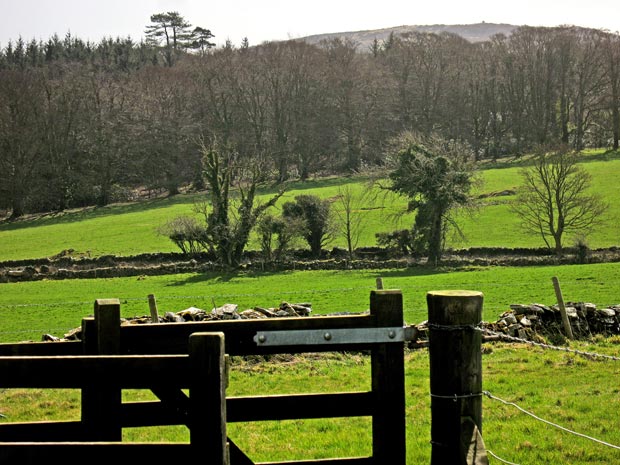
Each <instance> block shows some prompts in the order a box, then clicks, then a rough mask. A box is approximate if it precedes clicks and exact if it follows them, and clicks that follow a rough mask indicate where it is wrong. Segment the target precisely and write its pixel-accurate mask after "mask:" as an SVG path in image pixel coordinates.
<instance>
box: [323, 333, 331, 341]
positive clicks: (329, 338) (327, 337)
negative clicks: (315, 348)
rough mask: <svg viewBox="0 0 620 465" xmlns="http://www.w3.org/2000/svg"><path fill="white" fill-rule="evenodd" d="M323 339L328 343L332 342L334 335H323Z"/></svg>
mask: <svg viewBox="0 0 620 465" xmlns="http://www.w3.org/2000/svg"><path fill="white" fill-rule="evenodd" d="M323 339H325V340H326V341H331V340H332V334H331V333H325V334H323Z"/></svg>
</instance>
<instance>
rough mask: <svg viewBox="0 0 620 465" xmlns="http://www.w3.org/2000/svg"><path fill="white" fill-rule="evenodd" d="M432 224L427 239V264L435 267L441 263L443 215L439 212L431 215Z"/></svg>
mask: <svg viewBox="0 0 620 465" xmlns="http://www.w3.org/2000/svg"><path fill="white" fill-rule="evenodd" d="M432 215H433V216H432V218H433V220H432V222H431V227H430V231H429V238H428V263H429V264H431V265H433V266H435V265H438V264H439V262H440V261H441V249H442V246H441V245H442V244H441V242H442V236H443V214H442V212H441V211H435V212H433V213H432Z"/></svg>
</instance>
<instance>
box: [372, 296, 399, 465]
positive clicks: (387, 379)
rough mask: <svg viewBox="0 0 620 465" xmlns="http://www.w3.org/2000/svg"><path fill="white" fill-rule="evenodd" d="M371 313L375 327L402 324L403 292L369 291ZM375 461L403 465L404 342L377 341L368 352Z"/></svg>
mask: <svg viewBox="0 0 620 465" xmlns="http://www.w3.org/2000/svg"><path fill="white" fill-rule="evenodd" d="M370 314H371V315H372V316H374V317H375V318H376V324H377V327H388V328H389V327H402V326H403V296H402V294H401V292H400V291H396V290H386V291H384V290H377V291H372V292H371V293H370ZM371 376H372V392H373V395H374V396H375V412H374V413H373V416H372V443H373V459H374V463H381V464H383V463H389V464H392V465H405V462H406V436H405V344H404V342H400V343H397V342H394V343H387V344H379V345H377V348H376V349H372V352H371Z"/></svg>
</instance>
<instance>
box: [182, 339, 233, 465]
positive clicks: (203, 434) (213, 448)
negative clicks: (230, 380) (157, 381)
mask: <svg viewBox="0 0 620 465" xmlns="http://www.w3.org/2000/svg"><path fill="white" fill-rule="evenodd" d="M189 357H190V363H191V366H192V373H193V376H192V381H191V385H190V388H189V399H190V409H189V413H190V417H189V425H188V426H189V430H190V443H191V445H192V448H193V449H194V452H193V454H194V456H195V457H199V458H200V459H201V460H203V461H204V463H209V464H212V465H228V464H229V462H230V460H229V453H228V448H227V439H226V385H227V374H226V361H225V346H224V333H222V332H217V333H193V334H192V335H191V336H190V337H189Z"/></svg>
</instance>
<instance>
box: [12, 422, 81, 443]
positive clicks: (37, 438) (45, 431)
mask: <svg viewBox="0 0 620 465" xmlns="http://www.w3.org/2000/svg"><path fill="white" fill-rule="evenodd" d="M83 433H84V428H83V427H82V423H81V422H79V421H40V422H30V423H0V438H2V441H3V442H24V441H28V442H79V441H84V440H85V439H86V438H85V437H84V434H83Z"/></svg>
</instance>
